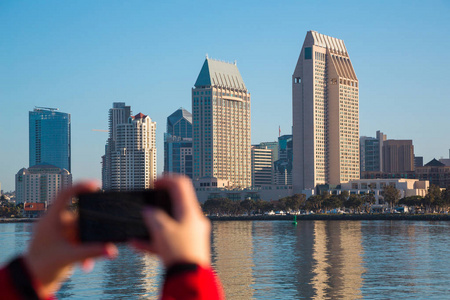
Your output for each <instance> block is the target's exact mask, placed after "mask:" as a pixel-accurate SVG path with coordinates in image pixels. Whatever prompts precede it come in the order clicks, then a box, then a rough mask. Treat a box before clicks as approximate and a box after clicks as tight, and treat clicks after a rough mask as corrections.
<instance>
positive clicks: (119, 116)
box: [102, 102, 131, 190]
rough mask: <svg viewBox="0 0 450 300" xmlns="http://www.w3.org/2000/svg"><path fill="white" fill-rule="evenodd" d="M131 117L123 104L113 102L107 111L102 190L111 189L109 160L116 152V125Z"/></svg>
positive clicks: (125, 121) (127, 107)
mask: <svg viewBox="0 0 450 300" xmlns="http://www.w3.org/2000/svg"><path fill="white" fill-rule="evenodd" d="M130 116H131V107H130V106H127V105H125V102H114V103H113V107H112V108H110V109H109V124H108V128H109V137H108V140H107V142H106V146H105V155H104V156H102V188H103V190H109V189H111V159H112V153H114V152H115V151H116V140H117V125H118V124H123V123H127V122H128V119H129V118H130Z"/></svg>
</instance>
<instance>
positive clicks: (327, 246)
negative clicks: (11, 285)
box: [0, 221, 450, 299]
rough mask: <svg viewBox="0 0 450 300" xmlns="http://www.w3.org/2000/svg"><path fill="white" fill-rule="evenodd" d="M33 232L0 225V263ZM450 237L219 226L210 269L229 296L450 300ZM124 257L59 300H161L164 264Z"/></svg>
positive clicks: (436, 231)
mask: <svg viewBox="0 0 450 300" xmlns="http://www.w3.org/2000/svg"><path fill="white" fill-rule="evenodd" d="M31 229H32V224H22V223H18V224H0V245H1V251H0V263H4V262H6V261H7V260H8V259H9V258H11V257H12V256H13V255H14V254H15V253H18V252H21V251H23V250H24V248H25V247H26V243H27V241H28V240H29V238H30V232H31ZM449 232H450V222H425V221H422V222H420V221H419V222H411V221H301V222H299V223H298V225H297V226H294V225H292V223H291V222H286V221H277V222H268V221H259V222H214V223H213V233H212V254H213V264H214V266H215V268H216V269H217V271H218V273H219V275H220V278H221V280H222V282H223V284H224V288H225V291H226V294H227V296H228V299H395V298H398V299H445V298H448V297H447V296H446V295H447V293H448V285H449V284H450V267H449V263H448V262H449V260H448V257H450V247H448V245H449V244H450V235H449V234H448V233H449ZM120 252H121V254H120V256H119V258H118V259H117V260H115V261H99V262H98V263H97V265H96V267H95V269H94V270H93V272H92V273H89V274H83V273H82V272H81V271H80V270H78V269H77V270H76V271H75V273H74V275H73V276H72V277H71V279H70V280H69V281H68V282H67V283H66V284H65V285H64V286H63V288H62V289H61V291H60V292H59V293H58V298H60V299H81V298H86V299H157V298H158V290H159V285H160V283H161V280H162V274H163V271H162V269H161V267H160V265H159V262H158V261H157V260H156V259H155V258H153V257H146V256H141V255H138V254H136V253H134V251H132V250H131V249H129V248H127V247H124V246H121V247H120ZM0 297H1V296H0Z"/></svg>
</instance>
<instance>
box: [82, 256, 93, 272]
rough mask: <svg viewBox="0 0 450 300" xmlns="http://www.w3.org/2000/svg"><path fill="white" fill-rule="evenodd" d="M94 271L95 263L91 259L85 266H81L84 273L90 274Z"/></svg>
mask: <svg viewBox="0 0 450 300" xmlns="http://www.w3.org/2000/svg"><path fill="white" fill-rule="evenodd" d="M93 269H94V261H93V260H91V259H88V260H85V261H84V262H83V264H82V265H81V270H83V272H84V273H90V272H92V270H93Z"/></svg>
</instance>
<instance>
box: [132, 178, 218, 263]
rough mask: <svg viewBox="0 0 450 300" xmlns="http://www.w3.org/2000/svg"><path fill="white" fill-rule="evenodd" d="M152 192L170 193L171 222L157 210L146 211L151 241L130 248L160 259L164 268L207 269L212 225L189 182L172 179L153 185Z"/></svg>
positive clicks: (134, 243) (164, 214)
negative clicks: (179, 265) (188, 265)
mask: <svg viewBox="0 0 450 300" xmlns="http://www.w3.org/2000/svg"><path fill="white" fill-rule="evenodd" d="M155 188H157V189H166V190H168V191H169V193H170V196H171V198H172V209H173V218H172V217H170V216H169V215H168V214H167V213H166V212H164V211H163V210H161V209H159V208H153V207H150V208H146V209H145V210H144V212H143V214H144V220H145V222H146V224H147V226H148V229H149V232H150V236H151V241H150V242H143V241H133V245H134V246H135V247H136V248H138V249H140V250H144V251H149V252H151V253H154V254H157V255H159V257H160V258H161V259H162V261H163V263H164V265H165V266H166V268H169V267H170V266H172V265H174V264H176V263H195V264H199V265H201V266H204V267H207V266H209V265H210V264H211V248H210V247H211V242H210V232H211V223H210V221H209V220H208V219H207V218H206V217H205V216H204V215H203V213H202V211H201V209H200V205H199V203H198V200H197V196H196V195H195V191H194V188H193V186H192V182H191V180H190V179H189V178H187V177H184V176H180V175H176V176H175V175H172V176H170V177H164V178H162V179H160V180H158V181H156V182H155Z"/></svg>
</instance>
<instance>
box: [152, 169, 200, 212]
mask: <svg viewBox="0 0 450 300" xmlns="http://www.w3.org/2000/svg"><path fill="white" fill-rule="evenodd" d="M155 187H156V188H158V189H166V190H168V191H169V193H170V196H171V200H172V209H173V214H174V218H175V219H177V220H182V219H183V218H186V217H189V216H191V215H199V214H201V210H200V205H199V203H198V200H197V196H196V194H195V191H194V187H193V185H192V181H191V180H190V179H189V178H188V177H185V176H180V175H174V174H172V175H170V176H166V177H163V178H161V179H159V180H157V181H156V182H155Z"/></svg>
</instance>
